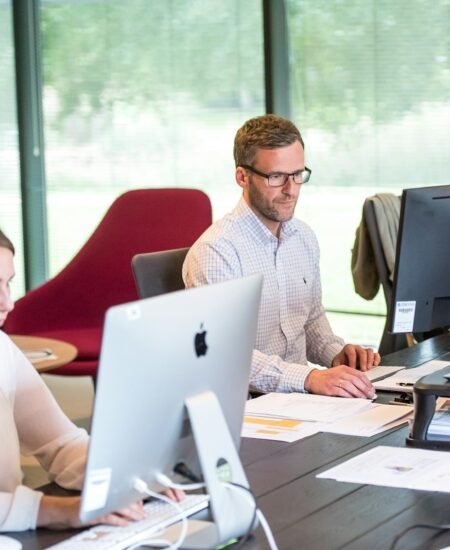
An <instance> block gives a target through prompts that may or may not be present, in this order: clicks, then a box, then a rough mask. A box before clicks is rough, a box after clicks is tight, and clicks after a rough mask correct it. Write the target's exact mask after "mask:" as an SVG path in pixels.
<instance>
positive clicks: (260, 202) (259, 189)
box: [236, 141, 305, 235]
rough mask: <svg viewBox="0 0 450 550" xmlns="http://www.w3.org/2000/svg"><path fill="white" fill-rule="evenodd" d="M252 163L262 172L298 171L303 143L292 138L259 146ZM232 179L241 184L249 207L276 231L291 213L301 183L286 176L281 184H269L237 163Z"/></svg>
mask: <svg viewBox="0 0 450 550" xmlns="http://www.w3.org/2000/svg"><path fill="white" fill-rule="evenodd" d="M252 167H253V168H255V169H257V170H259V171H260V172H264V173H265V174H274V173H277V172H278V173H285V174H292V173H294V172H298V171H299V170H303V169H304V167H305V159H304V152H303V147H302V146H301V144H300V142H298V141H296V142H295V143H292V144H291V145H286V146H285V147H279V148H277V149H259V150H258V151H257V153H256V156H255V159H254V161H253V163H252ZM236 180H237V182H238V183H239V185H241V187H243V189H244V199H245V200H246V202H247V204H248V205H249V206H250V208H251V209H252V210H253V211H254V212H255V214H256V215H257V216H258V217H259V219H260V220H261V221H262V222H263V223H264V224H265V225H266V227H267V228H268V229H269V230H270V231H272V233H273V234H274V235H278V233H279V228H280V223H281V222H285V221H288V220H290V219H291V218H292V217H293V215H294V210H295V206H296V204H297V199H298V196H299V193H300V187H301V185H299V184H297V183H294V182H293V180H292V178H289V179H288V180H287V182H286V183H285V185H283V186H282V187H270V186H269V185H268V182H267V179H266V178H264V177H262V176H259V175H257V174H254V173H252V172H251V171H250V170H245V169H243V168H240V167H238V168H237V170H236Z"/></svg>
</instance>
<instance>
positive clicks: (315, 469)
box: [14, 334, 450, 550]
mask: <svg viewBox="0 0 450 550" xmlns="http://www.w3.org/2000/svg"><path fill="white" fill-rule="evenodd" d="M444 356H445V359H448V360H449V362H450V335H449V334H446V335H442V336H438V337H435V338H433V339H430V340H427V341H425V342H422V343H420V344H418V345H417V346H415V347H414V348H411V349H406V350H402V351H399V352H396V353H393V354H391V355H389V356H386V357H384V358H383V364H384V365H406V366H409V367H413V366H417V365H419V364H421V363H424V362H425V361H429V360H430V359H434V358H439V357H442V358H443V357H444ZM383 397H384V400H387V399H389V397H387V396H380V399H381V400H383ZM406 435H407V428H406V427H403V428H398V429H394V430H391V431H390V432H388V433H385V434H381V435H378V436H374V437H371V438H364V437H350V436H343V435H335V434H317V435H314V436H312V437H309V438H307V439H303V440H300V441H298V442H297V443H291V444H288V443H281V442H272V441H263V440H256V439H255V440H252V439H244V440H243V441H242V445H241V457H242V461H243V463H244V465H245V468H246V472H247V475H248V477H249V481H250V484H251V487H252V489H253V491H254V493H255V494H256V496H257V499H258V505H259V507H260V508H261V509H262V511H263V512H264V514H265V516H266V518H267V520H268V522H269V524H270V526H271V528H272V530H273V533H274V536H275V539H276V541H277V543H278V546H279V548H280V549H307V550H332V549H338V548H346V549H352V550H357V549H358V550H366V549H367V550H375V549H380V550H387V549H389V547H390V545H391V543H392V540H393V538H394V537H395V535H396V534H397V533H399V532H401V531H403V530H404V529H405V528H406V527H408V526H410V525H413V524H417V523H432V524H436V523H439V524H443V523H450V494H444V493H431V492H430V493H428V492H423V491H411V490H407V489H394V488H387V487H375V486H370V485H355V484H349V483H338V482H336V481H333V480H328V479H316V475H317V474H318V473H319V472H321V471H323V470H326V469H328V468H330V467H331V466H334V465H335V464H338V463H340V462H343V461H344V460H347V459H349V458H350V457H352V456H354V455H355V454H359V453H361V452H364V451H366V450H367V449H369V448H371V447H373V446H377V445H390V446H404V445H405V437H406ZM70 534H71V532H68V531H64V532H60V533H57V532H50V531H47V530H39V531H37V532H36V533H31V532H30V533H22V534H14V536H16V537H17V538H19V539H20V540H21V541H22V543H23V545H24V549H25V550H34V549H36V550H37V549H41V548H47V547H48V546H50V545H51V544H56V542H58V541H60V540H63V539H64V538H66V537H67V536H70ZM433 535H434V532H433V531H428V530H423V529H417V530H415V531H413V532H412V533H411V534H408V535H406V536H405V537H404V538H403V539H402V540H401V542H400V543H399V545H398V547H397V548H398V549H403V550H406V549H408V550H410V549H415V548H420V549H423V548H430V549H437V548H443V547H444V546H447V545H450V535H444V536H442V537H440V538H439V539H437V540H432V537H433ZM245 548H248V549H262V548H268V545H267V543H266V541H265V538H264V535H263V534H262V530H261V529H258V530H257V533H256V535H255V537H253V538H252V539H251V540H249V541H248V542H247V543H246V544H245Z"/></svg>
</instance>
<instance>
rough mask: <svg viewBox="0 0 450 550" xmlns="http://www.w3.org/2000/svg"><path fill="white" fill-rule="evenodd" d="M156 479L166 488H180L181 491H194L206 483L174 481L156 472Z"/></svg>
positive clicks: (202, 487)
mask: <svg viewBox="0 0 450 550" xmlns="http://www.w3.org/2000/svg"><path fill="white" fill-rule="evenodd" d="M155 478H156V481H157V482H158V483H159V484H161V485H164V487H167V488H168V489H181V490H182V491H196V490H197V489H204V488H205V487H206V483H203V482H202V483H174V482H173V481H172V480H171V479H170V477H168V476H166V475H165V474H162V473H161V472H158V473H157V474H156V475H155Z"/></svg>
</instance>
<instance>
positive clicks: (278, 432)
mask: <svg viewBox="0 0 450 550" xmlns="http://www.w3.org/2000/svg"><path fill="white" fill-rule="evenodd" d="M318 431H319V425H318V424H317V422H303V421H302V420H290V419H288V418H264V417H263V416H244V422H243V424H242V431H241V436H242V437H252V438H255V439H271V440H273V441H286V442H288V443H292V442H293V441H298V440H299V439H303V438H304V437H308V436H310V435H314V434H316V433H318Z"/></svg>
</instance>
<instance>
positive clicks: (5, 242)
mask: <svg viewBox="0 0 450 550" xmlns="http://www.w3.org/2000/svg"><path fill="white" fill-rule="evenodd" d="M0 247H1V248H7V249H8V250H11V252H12V253H13V254H15V253H16V251H15V250H14V245H13V243H12V242H11V241H10V240H9V239H8V237H7V236H6V235H5V234H4V233H3V231H2V230H1V229H0Z"/></svg>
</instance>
